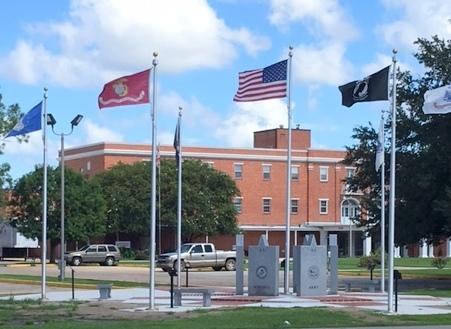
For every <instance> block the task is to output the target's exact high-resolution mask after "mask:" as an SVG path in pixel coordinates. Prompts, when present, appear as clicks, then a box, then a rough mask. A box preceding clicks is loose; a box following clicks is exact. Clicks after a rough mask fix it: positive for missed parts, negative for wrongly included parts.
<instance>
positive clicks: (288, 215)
mask: <svg viewBox="0 0 451 329" xmlns="http://www.w3.org/2000/svg"><path fill="white" fill-rule="evenodd" d="M289 49H290V51H289V52H288V76H287V110H288V151H287V153H288V155H287V193H286V195H287V200H286V201H287V208H286V210H287V213H286V220H285V268H284V293H285V294H288V293H289V291H290V276H289V274H290V231H291V230H290V228H291V221H290V219H291V92H290V89H291V61H292V58H293V47H292V46H290V47H289Z"/></svg>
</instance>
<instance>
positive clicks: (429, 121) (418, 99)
mask: <svg viewBox="0 0 451 329" xmlns="http://www.w3.org/2000/svg"><path fill="white" fill-rule="evenodd" d="M415 44H416V45H417V46H418V52H417V53H416V54H415V57H416V58H417V60H418V62H419V63H420V64H422V65H423V66H424V74H423V76H420V77H414V76H413V75H412V74H411V73H410V72H408V71H406V72H400V71H398V72H397V76H398V81H399V84H398V97H397V102H398V104H397V122H396V123H397V135H396V147H397V148H396V164H397V165H396V202H395V205H396V229H395V232H396V241H397V242H398V243H400V244H404V243H415V242H418V241H419V240H420V239H422V238H426V239H428V240H429V241H430V242H436V241H438V240H439V239H440V238H442V237H443V236H449V235H450V234H451V212H450V209H451V114H447V115H425V114H424V113H423V112H422V106H423V96H424V93H425V92H426V91H427V90H430V89H434V88H437V87H441V86H444V85H449V84H450V83H451V66H450V65H449V63H450V61H451V41H449V40H448V41H444V40H441V39H439V38H438V37H433V38H432V39H430V40H428V39H418V40H417V41H416V42H415ZM388 121H389V122H387V126H386V128H388V127H389V126H390V125H391V123H390V120H388ZM376 136H377V134H376V132H375V131H374V129H373V128H372V127H371V126H370V127H358V128H356V129H355V130H354V135H353V137H354V138H356V139H357V140H358V141H357V144H356V145H354V146H351V147H348V148H347V150H348V154H347V156H346V160H345V162H346V163H348V164H350V163H354V164H357V167H358V170H357V173H358V175H357V176H356V177H355V178H354V179H352V180H351V181H350V182H349V183H350V185H351V186H352V188H353V189H354V190H357V189H359V190H361V191H364V192H365V196H364V203H363V206H364V207H367V209H368V210H369V212H370V214H371V216H370V222H376V223H379V221H380V218H379V210H378V209H377V208H378V206H377V204H378V203H379V201H378V193H379V191H380V185H379V180H380V179H379V176H378V175H376V173H375V171H374V157H375V155H374V154H375V148H376V147H375V146H376ZM388 152H390V149H388ZM386 159H389V156H388V155H387V156H386ZM387 162H388V161H387ZM386 177H387V182H386V183H388V177H389V166H388V165H387V166H386ZM373 216H374V217H373ZM362 217H363V216H362ZM360 219H361V220H362V219H363V218H360ZM364 220H365V219H363V220H362V222H363V221H364Z"/></svg>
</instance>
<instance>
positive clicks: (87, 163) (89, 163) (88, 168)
mask: <svg viewBox="0 0 451 329" xmlns="http://www.w3.org/2000/svg"><path fill="white" fill-rule="evenodd" d="M86 170H87V171H91V161H88V162H86Z"/></svg>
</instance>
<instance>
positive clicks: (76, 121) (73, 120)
mask: <svg viewBox="0 0 451 329" xmlns="http://www.w3.org/2000/svg"><path fill="white" fill-rule="evenodd" d="M81 119H83V116H82V115H81V114H77V116H76V117H75V118H73V119H72V121H71V122H70V124H71V125H72V127H74V126H78V124H79V123H80V121H81Z"/></svg>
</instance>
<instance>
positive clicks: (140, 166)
mask: <svg viewBox="0 0 451 329" xmlns="http://www.w3.org/2000/svg"><path fill="white" fill-rule="evenodd" d="M93 180H94V181H96V182H97V183H98V184H99V186H100V187H101V189H102V194H103V197H104V199H105V201H106V209H107V218H106V228H107V233H114V234H116V239H117V240H119V235H120V233H127V234H130V235H132V236H133V235H134V236H136V237H139V236H147V235H148V232H149V223H150V166H149V163H148V162H137V163H134V164H131V165H127V164H122V163H119V164H118V165H116V166H114V167H113V168H111V169H109V170H108V171H104V172H101V173H99V174H97V175H95V176H94V177H93ZM140 247H143V246H140Z"/></svg>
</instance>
